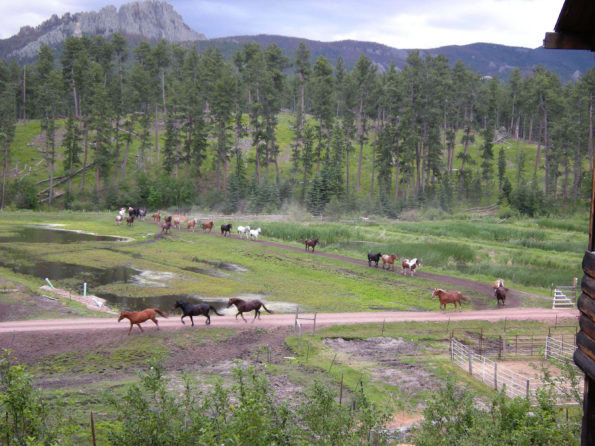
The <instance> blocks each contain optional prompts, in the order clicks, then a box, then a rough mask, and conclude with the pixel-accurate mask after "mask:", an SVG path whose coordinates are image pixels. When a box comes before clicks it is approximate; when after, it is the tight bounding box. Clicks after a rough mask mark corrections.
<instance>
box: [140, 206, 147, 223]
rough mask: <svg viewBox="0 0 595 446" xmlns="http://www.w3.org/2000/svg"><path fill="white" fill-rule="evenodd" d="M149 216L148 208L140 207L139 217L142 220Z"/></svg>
mask: <svg viewBox="0 0 595 446" xmlns="http://www.w3.org/2000/svg"><path fill="white" fill-rule="evenodd" d="M146 216H147V210H146V209H139V210H138V219H139V220H140V221H145V217H146Z"/></svg>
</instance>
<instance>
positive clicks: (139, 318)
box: [118, 308, 167, 336]
mask: <svg viewBox="0 0 595 446" xmlns="http://www.w3.org/2000/svg"><path fill="white" fill-rule="evenodd" d="M157 314H159V315H161V316H163V317H167V314H165V313H163V312H162V311H161V310H159V309H157V308H147V309H146V310H143V311H122V312H121V313H120V317H119V318H118V322H120V321H121V320H122V319H124V318H126V319H128V320H129V321H130V329H129V330H128V336H130V332H131V331H132V327H133V326H134V325H135V324H136V325H138V328H140V331H141V333H144V330H143V327H141V326H140V324H142V323H143V322H145V321H147V320H149V319H151V320H152V321H153V322H155V325H157V330H159V323H158V322H157V318H156V316H157Z"/></svg>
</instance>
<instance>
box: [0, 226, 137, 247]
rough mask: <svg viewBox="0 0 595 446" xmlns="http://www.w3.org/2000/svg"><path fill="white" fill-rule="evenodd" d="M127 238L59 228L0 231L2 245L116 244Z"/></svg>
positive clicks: (28, 227) (31, 227) (29, 227)
mask: <svg viewBox="0 0 595 446" xmlns="http://www.w3.org/2000/svg"><path fill="white" fill-rule="evenodd" d="M125 240H127V239H126V238H122V237H112V236H109V235H95V234H87V233H83V232H75V231H68V230H64V229H58V228H48V227H37V226H24V227H20V228H14V229H12V228H11V229H0V243H77V242H108V241H109V242H115V241H125Z"/></svg>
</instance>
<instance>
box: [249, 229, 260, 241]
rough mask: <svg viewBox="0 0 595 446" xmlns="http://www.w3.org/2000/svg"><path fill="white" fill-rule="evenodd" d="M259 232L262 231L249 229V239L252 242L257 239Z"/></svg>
mask: <svg viewBox="0 0 595 446" xmlns="http://www.w3.org/2000/svg"><path fill="white" fill-rule="evenodd" d="M261 232H262V229H260V228H257V229H250V238H251V239H252V240H254V239H258V234H260V233H261Z"/></svg>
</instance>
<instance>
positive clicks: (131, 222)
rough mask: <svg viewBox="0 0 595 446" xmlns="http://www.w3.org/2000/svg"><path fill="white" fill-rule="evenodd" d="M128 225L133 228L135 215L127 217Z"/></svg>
mask: <svg viewBox="0 0 595 446" xmlns="http://www.w3.org/2000/svg"><path fill="white" fill-rule="evenodd" d="M126 224H127V225H128V226H132V225H133V224H134V215H131V216H130V217H126Z"/></svg>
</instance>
